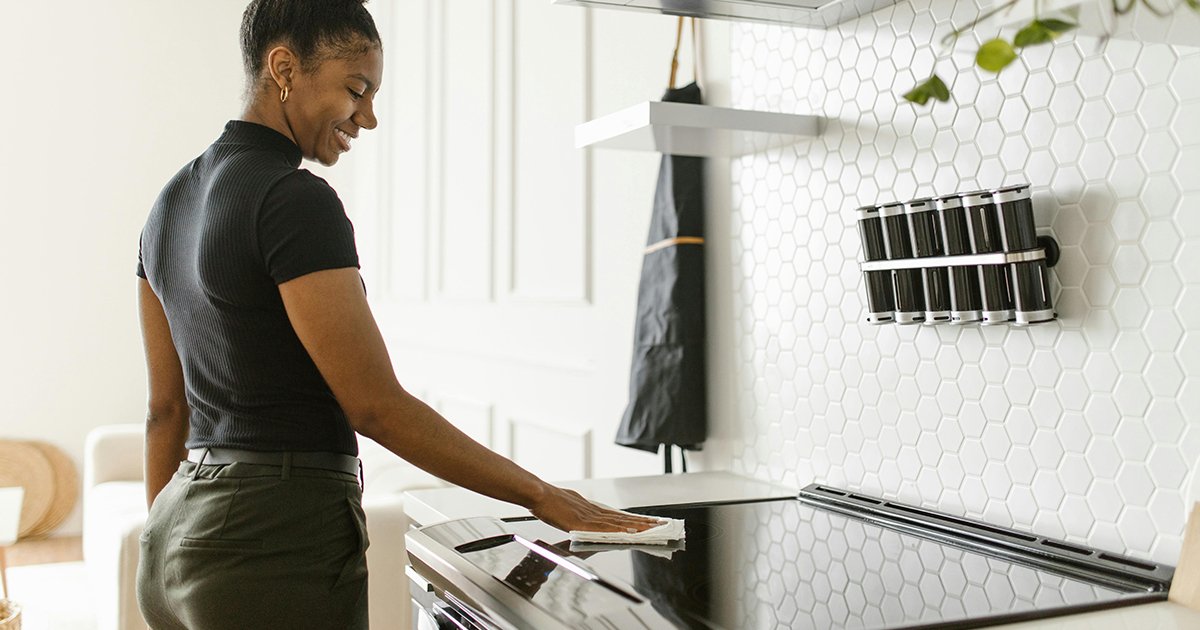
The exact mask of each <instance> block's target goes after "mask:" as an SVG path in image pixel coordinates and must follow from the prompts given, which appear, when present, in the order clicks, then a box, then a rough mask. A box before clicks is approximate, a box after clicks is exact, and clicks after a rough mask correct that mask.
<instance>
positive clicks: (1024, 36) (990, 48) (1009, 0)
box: [904, 0, 1200, 105]
mask: <svg viewBox="0 0 1200 630" xmlns="http://www.w3.org/2000/svg"><path fill="white" fill-rule="evenodd" d="M1022 1H1023V0H1005V1H1004V2H1002V3H1000V4H999V5H997V6H996V7H993V8H992V9H990V10H988V11H986V12H984V13H983V14H982V15H980V16H979V17H978V18H975V19H974V20H971V22H969V23H967V24H966V25H964V26H961V27H959V28H956V29H954V30H953V31H951V32H950V33H948V34H946V36H945V37H943V38H942V42H941V43H942V45H943V46H946V47H949V46H951V45H953V44H954V42H955V41H957V40H958V38H959V37H961V36H962V35H963V34H964V33H967V32H970V31H972V30H974V29H975V27H977V26H979V25H980V24H982V23H984V22H986V21H988V20H989V19H991V18H992V17H994V16H995V15H997V14H999V13H1002V12H1004V11H1008V10H1009V9H1012V8H1013V7H1014V6H1016V5H1017V3H1018V2H1022ZM1085 1H1087V0H1085ZM1096 1H1104V0H1096ZM1108 2H1110V3H1111V8H1112V12H1113V15H1114V16H1116V17H1121V16H1124V15H1126V14H1128V13H1129V12H1131V11H1132V10H1133V9H1134V7H1135V6H1138V5H1140V6H1142V7H1143V8H1144V9H1145V10H1147V11H1149V12H1151V13H1153V14H1154V15H1157V16H1159V17H1168V16H1170V15H1171V14H1172V13H1174V11H1175V10H1177V9H1178V8H1179V7H1180V6H1184V5H1186V6H1187V7H1189V8H1190V9H1192V10H1193V11H1196V12H1198V13H1200V0H1183V1H1182V3H1181V4H1175V5H1174V6H1173V7H1171V8H1170V9H1163V8H1161V7H1158V6H1155V5H1154V4H1153V3H1152V2H1151V0H1108ZM1062 13H1063V18H1042V17H1039V16H1038V2H1037V0H1034V18H1033V20H1032V21H1030V22H1029V23H1028V24H1026V25H1025V26H1023V27H1021V29H1020V30H1018V31H1017V34H1016V35H1015V36H1014V37H1013V40H1012V41H1011V42H1009V41H1008V40H1006V39H1004V38H1001V37H996V38H993V39H989V40H988V41H986V42H984V43H982V44H980V46H979V50H978V51H976V53H975V65H977V66H979V68H981V69H983V70H986V71H988V72H991V73H997V72H1000V71H1001V70H1003V69H1004V68H1006V67H1008V66H1009V65H1010V64H1011V63H1012V62H1013V61H1016V59H1017V57H1018V56H1019V55H1020V50H1021V49H1023V48H1027V47H1029V46H1037V45H1040V44H1047V43H1050V42H1052V41H1054V40H1055V39H1058V37H1059V36H1060V35H1062V34H1063V33H1067V32H1069V31H1071V30H1073V29H1075V28H1078V26H1079V23H1078V20H1079V7H1073V8H1072V9H1070V10H1067V11H1063V12H1062ZM1064 18H1065V19H1064ZM904 99H905V100H907V101H911V102H913V103H916V104H917V105H925V104H927V103H928V102H929V101H930V100H937V101H940V102H943V103H944V102H946V101H948V100H950V88H949V87H947V86H946V82H945V81H943V80H942V78H941V77H939V76H938V75H937V72H934V73H933V74H932V75H931V76H930V77H929V78H928V79H926V80H924V81H922V82H921V83H919V84H918V85H917V86H916V87H914V88H913V89H911V90H909V91H908V92H906V93H905V94H904Z"/></svg>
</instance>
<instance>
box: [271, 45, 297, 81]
mask: <svg viewBox="0 0 1200 630" xmlns="http://www.w3.org/2000/svg"><path fill="white" fill-rule="evenodd" d="M299 69H300V60H299V58H297V57H296V54H295V53H293V52H292V51H291V49H290V48H288V47H287V46H276V47H274V48H272V49H271V51H270V52H268V53H267V71H268V72H270V73H271V80H272V81H274V82H275V86H276V87H278V88H279V89H283V88H284V87H289V88H290V87H291V86H292V81H293V80H294V79H295V78H296V74H297V73H298V72H299Z"/></svg>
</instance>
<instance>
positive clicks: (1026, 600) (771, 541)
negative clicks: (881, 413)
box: [425, 499, 1165, 630]
mask: <svg viewBox="0 0 1200 630" xmlns="http://www.w3.org/2000/svg"><path fill="white" fill-rule="evenodd" d="M634 511H637V512H641V513H645V514H653V515H657V516H666V517H671V518H681V519H684V521H685V524H686V529H687V535H686V538H685V540H684V541H682V542H681V543H676V544H672V545H667V546H662V547H652V546H646V547H635V548H631V547H627V546H611V545H579V544H576V545H572V544H571V543H570V542H569V540H568V537H567V535H566V534H564V533H563V532H561V531H560V530H557V529H555V528H552V527H550V526H548V525H545V524H544V523H541V522H540V521H536V520H528V521H516V522H508V523H504V524H503V527H504V529H505V531H506V532H507V533H508V534H511V535H509V536H505V535H503V534H499V533H498V532H494V531H480V532H475V533H467V532H463V531H461V530H459V531H452V530H453V529H454V528H456V527H460V526H456V525H454V523H453V522H452V523H447V524H446V527H447V528H448V529H446V530H442V531H441V533H440V534H439V531H438V530H439V527H441V526H437V527H432V528H425V531H427V532H429V533H430V534H431V535H433V536H435V538H442V539H443V540H444V541H445V542H446V543H452V544H451V546H452V547H455V548H457V551H458V553H459V554H461V555H462V556H463V557H464V558H466V559H467V560H469V561H470V562H471V563H472V564H474V565H475V566H476V567H479V568H480V569H482V570H483V571H486V572H487V573H488V574H489V575H491V576H492V577H493V578H495V579H496V580H498V581H499V582H500V583H502V584H503V585H505V586H506V587H507V588H509V589H512V590H515V591H517V592H518V593H520V594H522V595H523V596H524V597H525V598H526V599H528V600H529V601H531V602H533V603H534V604H535V605H536V606H538V607H539V608H542V609H543V610H545V611H546V612H548V613H550V614H552V615H554V616H555V617H556V618H558V619H560V620H562V621H563V622H565V623H567V624H570V625H574V626H576V627H590V626H589V624H588V623H587V622H588V620H590V619H594V618H596V617H597V616H599V615H603V614H605V612H607V611H611V610H612V609H614V608H615V607H619V606H620V605H621V604H622V603H627V602H629V601H633V600H636V599H641V600H648V601H649V602H650V603H651V604H652V605H653V608H654V609H655V611H657V613H658V614H660V615H661V616H662V617H663V618H665V619H666V620H668V621H669V622H670V623H672V624H673V625H676V626H678V627H680V628H689V629H692V628H695V629H706V630H712V629H722V630H734V629H743V628H753V629H758V630H769V629H780V628H798V629H807V628H811V629H814V630H818V629H819V630H828V629H834V628H838V629H865V628H909V627H972V626H980V625H989V624H991V623H998V622H1003V621H1012V620H1016V619H1020V618H1030V617H1034V616H1037V617H1040V616H1048V615H1052V614H1061V613H1062V612H1064V611H1066V610H1068V609H1070V610H1072V611H1075V610H1082V609H1090V608H1100V607H1109V606H1117V605H1124V604H1129V603H1134V602H1136V601H1145V600H1153V599H1162V598H1164V597H1165V593H1157V592H1151V591H1154V590H1155V589H1146V588H1141V587H1138V586H1136V585H1134V586H1128V585H1122V584H1119V583H1117V584H1114V583H1113V582H1112V581H1111V580H1089V579H1087V578H1086V571H1083V573H1084V574H1085V575H1084V576H1082V577H1081V575H1080V571H1074V570H1069V571H1057V570H1055V569H1054V568H1053V567H1050V568H1047V567H1044V566H1038V565H1037V563H1030V562H1024V561H1022V560H1021V559H1020V558H1015V559H1014V558H1012V557H1005V554H992V553H987V552H986V551H979V550H973V549H969V548H967V547H970V545H965V546H958V545H955V544H952V543H947V542H946V541H944V540H942V541H939V540H935V538H936V537H925V536H921V535H914V534H912V533H907V532H904V531H901V530H902V529H903V528H895V527H891V526H887V525H886V524H885V525H880V524H877V523H876V522H873V521H872V520H870V519H863V518H860V517H857V516H853V515H848V514H843V513H841V512H839V511H836V510H830V509H826V508H824V507H819V506H815V505H812V504H809V503H806V502H804V501H802V500H797V499H781V500H767V501H758V502H745V503H727V504H716V505H698V506H697V505H693V506H682V507H660V508H646V509H638V510H634ZM474 534H478V535H474ZM463 540H477V541H478V542H471V543H467V544H461V541H463ZM535 547H536V548H535ZM1091 553H1099V552H1091ZM563 558H566V559H568V560H567V562H565V563H564V562H563V561H562V559H563ZM596 578H599V579H596ZM630 586H632V589H633V592H632V593H631V592H629V587H630Z"/></svg>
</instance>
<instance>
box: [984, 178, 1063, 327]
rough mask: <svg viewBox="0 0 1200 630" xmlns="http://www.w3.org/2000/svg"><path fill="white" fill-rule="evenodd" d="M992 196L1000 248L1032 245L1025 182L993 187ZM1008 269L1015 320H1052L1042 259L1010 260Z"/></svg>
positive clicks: (1017, 249) (1021, 322) (1030, 206)
mask: <svg viewBox="0 0 1200 630" xmlns="http://www.w3.org/2000/svg"><path fill="white" fill-rule="evenodd" d="M992 198H993V199H994V200H995V203H996V207H997V209H998V211H999V224H1000V237H1001V241H1002V245H1003V247H1004V251H1006V252H1020V251H1027V250H1031V249H1034V248H1036V247H1037V231H1036V228H1035V226H1034V220H1033V201H1032V196H1031V194H1030V189H1029V185H1028V184H1021V185H1018V186H1007V187H1004V188H997V189H996V190H994V191H993V195H992ZM1008 272H1009V273H1008V276H1009V280H1010V284H1011V287H1012V297H1013V302H1014V307H1015V309H1014V310H1015V319H1016V323H1017V324H1019V325H1028V324H1038V323H1042V322H1048V321H1051V320H1053V319H1054V308H1053V306H1052V305H1051V303H1050V278H1049V276H1050V274H1049V272H1048V271H1047V268H1046V260H1045V259H1044V258H1043V259H1039V260H1029V261H1024V262H1015V263H1010V264H1009V266H1008Z"/></svg>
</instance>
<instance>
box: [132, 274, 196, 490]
mask: <svg viewBox="0 0 1200 630" xmlns="http://www.w3.org/2000/svg"><path fill="white" fill-rule="evenodd" d="M138 310H139V312H140V314H141V320H142V343H143V345H144V346H145V349H146V372H147V374H148V376H149V381H150V382H149V391H150V396H149V401H148V410H147V413H146V453H145V458H146V463H145V466H146V469H145V475H146V505H147V506H151V505H153V504H154V498H155V497H157V496H158V493H159V492H161V491H162V489H163V487H164V486H166V485H167V482H168V481H170V480H171V475H173V474H174V473H175V470H176V469H177V468H179V462H180V461H182V460H184V459H186V458H187V449H186V448H184V446H183V443H184V441H185V440H187V435H188V404H187V398H186V396H185V394H184V385H183V366H182V365H181V364H180V362H179V354H178V353H177V352H176V351H175V342H174V341H172V340H171V328H170V325H168V324H167V314H166V313H165V312H163V307H162V303H161V302H159V300H158V296H157V295H155V294H154V290H153V289H151V288H150V283H149V282H147V281H146V280H145V279H144V278H142V279H140V280H138Z"/></svg>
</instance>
